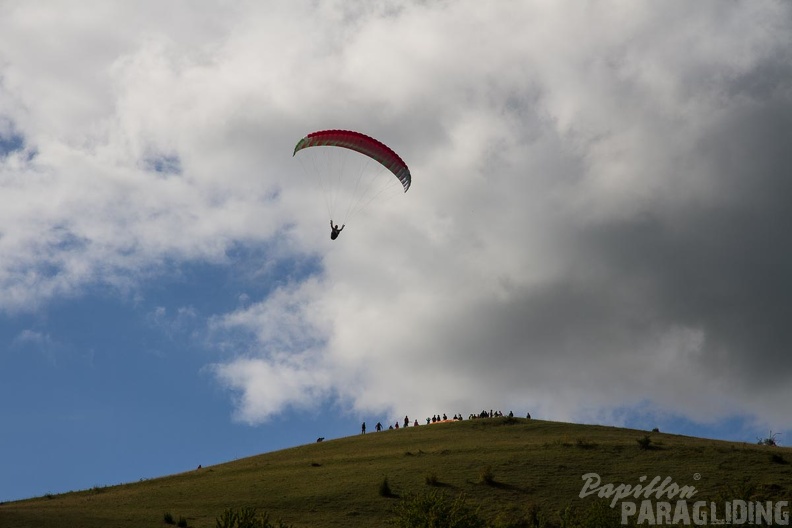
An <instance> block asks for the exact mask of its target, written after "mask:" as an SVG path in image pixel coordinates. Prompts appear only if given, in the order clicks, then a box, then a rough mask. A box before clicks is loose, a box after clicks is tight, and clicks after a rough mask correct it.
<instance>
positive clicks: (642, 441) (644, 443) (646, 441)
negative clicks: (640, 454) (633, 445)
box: [636, 435, 652, 449]
mask: <svg viewBox="0 0 792 528" xmlns="http://www.w3.org/2000/svg"><path fill="white" fill-rule="evenodd" d="M636 442H638V447H640V448H641V449H650V448H651V446H652V439H651V438H649V435H644V436H642V437H641V438H638V439H637V440H636Z"/></svg>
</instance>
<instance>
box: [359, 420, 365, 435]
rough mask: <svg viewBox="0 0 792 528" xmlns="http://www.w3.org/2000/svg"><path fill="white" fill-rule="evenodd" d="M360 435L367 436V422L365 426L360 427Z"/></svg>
mask: <svg viewBox="0 0 792 528" xmlns="http://www.w3.org/2000/svg"><path fill="white" fill-rule="evenodd" d="M360 434H366V422H363V425H361V426H360Z"/></svg>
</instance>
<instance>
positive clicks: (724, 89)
mask: <svg viewBox="0 0 792 528" xmlns="http://www.w3.org/2000/svg"><path fill="white" fill-rule="evenodd" d="M323 129H348V130H356V131H360V132H362V133H365V134H367V135H370V136H373V137H375V138H377V139H379V140H380V141H383V142H385V143H386V144H387V145H388V146H390V147H391V148H392V149H393V150H395V151H396V152H398V154H399V155H400V156H401V157H402V159H403V160H404V161H405V162H406V163H407V165H408V166H409V168H410V171H411V174H412V186H411V188H410V189H409V191H408V192H407V193H401V192H400V190H401V189H400V187H399V186H398V182H397V187H399V188H398V189H397V192H396V193H395V195H393V194H391V195H387V196H382V197H375V198H374V199H373V200H372V201H371V202H370V203H366V204H365V207H363V209H362V211H360V212H359V213H356V214H355V215H354V216H353V217H350V218H349V221H348V222H345V223H346V227H345V230H344V232H343V233H342V234H341V236H340V237H339V238H338V239H337V240H335V241H331V240H330V238H329V227H328V226H327V222H328V212H330V213H332V211H329V210H328V208H327V207H326V204H327V203H328V201H327V196H328V195H327V192H328V191H327V189H326V188H325V187H324V186H322V185H319V184H317V180H316V179H315V178H314V176H313V175H312V174H310V173H309V172H310V171H309V170H306V167H305V165H304V164H302V163H301V162H298V160H297V158H298V157H301V156H302V153H300V154H298V155H297V156H294V157H293V156H292V154H293V150H294V146H295V144H296V143H297V141H298V140H299V139H300V138H302V137H304V136H305V135H306V134H308V133H309V132H312V131H315V130H323ZM791 142H792V4H790V3H788V2H782V1H769V0H746V1H729V2H724V1H721V0H700V1H697V2H689V1H687V0H670V1H666V2H636V1H633V0H602V1H597V0H591V1H586V2H579V1H577V0H575V1H573V0H569V1H566V0H562V1H552V2H550V1H539V0H536V1H526V2H480V1H478V0H458V1H454V2H446V1H436V2H426V1H420V0H415V1H406V0H402V1H396V0H377V1H373V0H366V1H353V2H350V1H348V0H288V1H282V2H278V1H262V2H258V1H256V2H254V1H241V2H227V1H223V0H194V1H189V2H188V1H181V0H174V1H172V2H167V3H162V2H153V1H148V0H141V1H138V2H123V1H108V0H91V1H86V2H81V3H79V5H74V4H70V5H69V6H68V7H67V6H66V5H62V4H61V3H57V2H47V1H36V2H29V1H16V0H5V1H0V467H2V468H3V470H2V472H0V501H8V500H16V499H21V498H26V497H31V496H39V495H43V494H46V493H60V492H66V491H70V490H78V489H86V488H91V487H94V486H105V485H111V484H118V483H122V482H134V481H138V480H140V479H144V478H152V477H157V476H163V475H167V474H171V473H176V472H181V471H188V470H191V469H194V468H195V467H197V466H198V465H199V464H202V465H204V466H206V465H210V464H216V463H221V462H226V461H230V460H234V459H237V458H241V457H245V456H250V455H254V454H258V453H262V452H268V451H273V450H277V449H282V448H286V447H290V446H295V445H300V444H305V443H309V442H313V441H315V439H316V438H317V437H320V436H323V437H325V438H327V439H332V438H338V437H342V436H347V435H352V434H357V433H359V431H360V424H361V422H363V421H366V422H367V423H368V424H369V429H371V428H372V426H373V424H374V423H376V422H377V421H382V422H383V423H385V424H388V423H394V422H395V421H396V420H402V419H403V416H404V415H409V416H410V418H411V420H413V419H417V420H419V421H420V422H424V421H425V418H426V417H429V416H432V415H435V414H441V413H447V414H448V415H449V416H451V415H452V414H457V413H459V414H462V415H463V416H464V417H467V416H468V415H469V414H470V413H478V412H480V411H481V410H489V409H496V410H501V411H503V412H505V413H506V412H509V411H513V412H514V413H515V414H516V415H518V416H524V415H525V414H526V413H528V412H530V413H531V415H532V416H533V417H534V418H542V419H548V420H556V421H570V422H578V423H598V424H609V425H618V426H628V427H635V428H639V429H651V428H654V427H658V428H659V429H660V430H661V431H664V432H672V433H679V434H688V435H695V436H704V437H709V438H719V439H727V440H737V441H741V442H750V443H755V442H756V441H757V439H758V438H764V437H767V436H768V435H769V434H771V432H772V433H773V434H775V433H778V436H777V441H778V442H779V443H780V444H782V445H789V443H790V442H792V440H790V439H789V438H788V436H789V435H790V434H792V432H790V430H792V413H790V411H789V401H792V361H790V359H789V353H790V351H791V350H792V325H790V324H789V314H790V306H791V305H792V304H791V303H792V271H790V270H792V239H790V237H789V236H788V235H787V234H786V233H785V226H788V225H791V224H792V207H790V205H792V204H791V203H790V197H791V196H792V179H791V178H790V169H789V167H790V166H792V149H790V148H789V145H790V143H791ZM317 150H318V149H317ZM353 154H354V153H353ZM309 168H310V167H309ZM376 177H384V178H387V175H382V174H379V175H378V176H376ZM592 471H596V468H592Z"/></svg>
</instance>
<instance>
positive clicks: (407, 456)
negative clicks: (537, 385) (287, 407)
mask: <svg viewBox="0 0 792 528" xmlns="http://www.w3.org/2000/svg"><path fill="white" fill-rule="evenodd" d="M647 436H648V439H649V440H648V441H647V440H646V437H647ZM641 443H643V444H644V445H641ZM789 462H792V450H790V449H787V448H781V447H768V446H759V445H755V444H746V443H736V442H726V441H718V440H708V439H701V438H693V437H687V436H681V435H673V434H664V433H658V432H653V433H650V432H647V431H638V430H634V429H623V428H617V427H606V426H596V425H577V424H569V423H559V422H549V421H542V420H527V419H515V418H489V419H482V420H465V421H462V422H455V423H442V424H434V425H427V426H420V427H409V428H405V429H400V430H392V431H383V432H379V433H369V434H366V435H357V436H351V437H346V438H340V439H336V440H327V441H324V442H322V443H315V444H308V445H302V446H298V447H294V448H290V449H285V450H281V451H276V452H272V453H265V454H262V455H258V456H253V457H249V458H244V459H240V460H236V461H233V462H228V463H225V464H219V465H216V466H211V467H204V468H200V469H196V470H193V471H189V472H185V473H181V474H177V475H171V476H167V477H162V478H157V479H151V480H147V481H143V482H136V483H130V484H124V485H119V486H111V487H106V488H94V489H90V490H84V491H78V492H71V493H65V494H62V495H52V496H45V497H38V498H35V499H29V500H24V501H17V502H10V503H5V504H0V527H3V528H6V527H14V528H26V527H31V528H32V527H36V528H41V527H47V526H58V527H60V528H78V527H79V528H92V527H96V528H99V527H102V528H105V527H108V526H113V527H118V528H125V527H129V528H133V527H134V528H139V527H144V526H151V527H161V526H166V525H165V524H164V523H163V514H164V513H165V512H169V513H171V514H172V515H173V516H174V517H175V518H177V519H178V518H179V517H184V518H185V519H187V522H188V524H189V526H192V527H196V528H204V527H206V528H214V526H215V519H216V517H217V516H218V515H220V514H221V513H222V512H223V510H224V509H226V508H228V507H233V508H242V507H248V506H250V507H256V508H258V509H259V510H261V511H264V510H266V511H268V512H269V513H270V514H271V516H272V518H282V519H283V520H284V521H285V522H287V523H289V524H291V525H293V526H294V527H295V528H302V527H314V528H323V527H349V526H365V527H381V526H387V521H388V519H390V518H391V517H392V513H391V512H392V510H393V507H394V505H395V504H396V503H397V502H398V501H399V500H401V499H400V498H398V497H405V496H408V495H409V494H410V493H423V492H425V491H427V490H440V491H441V492H444V493H446V494H447V495H448V496H450V497H456V496H458V495H460V494H464V495H465V497H466V502H467V504H468V505H470V506H472V507H475V508H480V510H479V513H480V515H481V516H482V517H484V518H486V519H488V520H491V519H495V518H496V517H498V516H500V518H501V519H502V520H503V519H519V518H523V517H525V516H527V515H529V514H530V513H531V512H532V511H537V510H539V511H542V512H544V514H545V515H547V516H548V517H552V518H551V519H550V520H551V521H552V522H553V523H558V522H559V521H558V519H559V517H558V515H559V512H560V511H562V510H563V509H564V508H566V507H568V506H573V507H576V508H586V507H590V506H591V505H592V504H594V503H597V502H598V501H600V502H606V500H605V499H601V498H598V497H597V496H596V494H594V495H592V496H590V497H586V498H583V499H581V498H579V496H578V495H579V493H580V491H581V488H582V486H583V484H584V480H583V479H582V476H583V475H584V474H587V473H592V472H593V473H597V474H598V475H600V476H601V478H602V483H603V484H604V483H628V484H637V483H638V481H639V478H640V477H641V476H644V475H645V476H648V478H649V479H652V478H653V477H655V476H660V477H663V478H665V477H671V478H672V479H673V481H674V482H676V483H677V484H679V485H680V486H682V485H686V486H694V487H695V488H696V490H697V493H698V495H697V498H703V497H712V498H714V497H717V496H718V495H719V494H721V496H723V494H724V493H725V492H729V493H732V494H734V493H749V492H751V493H753V494H754V495H755V496H756V497H764V498H766V499H768V500H769V499H773V500H780V498H786V500H789V498H790V496H792V469H790V467H791V465H790V463H789ZM385 478H387V480H388V483H389V485H390V488H391V490H392V491H393V495H394V496H391V497H384V496H381V495H380V493H379V488H380V485H381V484H382V482H383V480H384V479H385ZM732 498H740V497H732Z"/></svg>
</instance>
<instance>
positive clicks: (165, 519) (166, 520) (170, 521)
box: [162, 512, 176, 524]
mask: <svg viewBox="0 0 792 528" xmlns="http://www.w3.org/2000/svg"><path fill="white" fill-rule="evenodd" d="M162 520H163V522H164V523H165V524H176V521H174V520H173V515H172V514H171V513H170V512H166V513H165V515H163V516H162Z"/></svg>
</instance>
